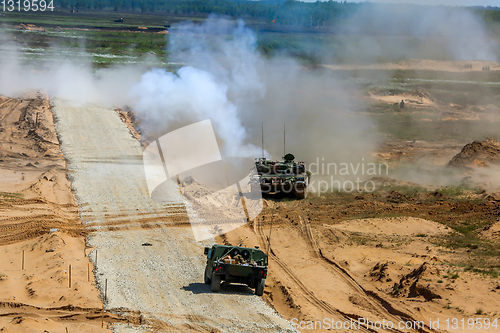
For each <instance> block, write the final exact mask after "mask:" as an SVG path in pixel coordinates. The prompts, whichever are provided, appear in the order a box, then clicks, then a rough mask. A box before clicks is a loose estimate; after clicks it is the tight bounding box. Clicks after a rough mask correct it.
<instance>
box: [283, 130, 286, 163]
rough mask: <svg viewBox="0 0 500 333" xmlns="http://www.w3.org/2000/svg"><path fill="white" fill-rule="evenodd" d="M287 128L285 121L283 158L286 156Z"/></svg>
mask: <svg viewBox="0 0 500 333" xmlns="http://www.w3.org/2000/svg"><path fill="white" fill-rule="evenodd" d="M285 130H286V124H285V123H283V158H285V157H284V156H285V155H286V141H285V139H286V135H285V133H286V132H285Z"/></svg>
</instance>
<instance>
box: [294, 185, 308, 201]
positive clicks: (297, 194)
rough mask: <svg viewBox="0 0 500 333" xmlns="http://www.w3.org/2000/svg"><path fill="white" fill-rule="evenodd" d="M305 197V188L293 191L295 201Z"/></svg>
mask: <svg viewBox="0 0 500 333" xmlns="http://www.w3.org/2000/svg"><path fill="white" fill-rule="evenodd" d="M306 196H307V187H306V188H304V189H300V190H299V191H297V190H295V198H296V199H305V197H306Z"/></svg>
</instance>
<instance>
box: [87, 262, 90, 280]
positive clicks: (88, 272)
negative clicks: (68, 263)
mask: <svg viewBox="0 0 500 333" xmlns="http://www.w3.org/2000/svg"><path fill="white" fill-rule="evenodd" d="M87 281H89V282H90V263H87Z"/></svg>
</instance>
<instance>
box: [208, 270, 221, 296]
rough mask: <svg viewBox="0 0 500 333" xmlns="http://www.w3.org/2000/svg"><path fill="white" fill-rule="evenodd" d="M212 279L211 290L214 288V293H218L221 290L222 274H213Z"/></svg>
mask: <svg viewBox="0 0 500 333" xmlns="http://www.w3.org/2000/svg"><path fill="white" fill-rule="evenodd" d="M211 280H212V284H211V285H210V290H212V291H213V292H214V293H216V292H218V291H219V290H220V275H218V274H212V279H211Z"/></svg>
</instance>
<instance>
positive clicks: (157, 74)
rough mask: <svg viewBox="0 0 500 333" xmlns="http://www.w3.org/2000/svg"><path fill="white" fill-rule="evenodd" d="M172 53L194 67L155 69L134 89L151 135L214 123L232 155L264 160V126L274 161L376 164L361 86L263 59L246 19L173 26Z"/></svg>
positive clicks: (136, 106)
mask: <svg viewBox="0 0 500 333" xmlns="http://www.w3.org/2000/svg"><path fill="white" fill-rule="evenodd" d="M169 52H170V53H171V57H172V59H173V60H175V61H182V62H184V63H187V64H189V65H187V66H185V67H182V68H181V69H180V70H179V71H178V72H177V73H176V74H173V73H169V72H166V71H164V70H158V69H153V70H151V71H149V72H147V73H145V74H144V75H143V76H142V78H141V81H140V83H139V84H137V85H135V86H134V87H133V89H132V90H131V94H132V97H133V100H134V102H133V105H132V106H133V109H134V110H136V111H137V112H138V113H139V114H140V115H141V116H142V118H143V119H144V125H145V126H147V127H148V130H149V131H150V132H153V133H160V132H162V131H163V132H164V133H165V132H167V131H171V130H173V129H176V128H178V127H181V126H184V125H186V124H188V123H191V122H193V121H199V120H204V119H206V118H210V119H212V123H213V125H214V127H215V130H216V132H217V135H218V136H219V139H220V140H221V141H222V146H223V147H224V149H223V153H224V154H226V155H227V156H244V157H258V156H260V155H261V152H260V149H261V148H260V145H261V142H260V141H261V140H260V139H261V128H262V126H261V124H262V123H263V124H264V141H265V142H264V146H265V147H264V148H265V150H266V152H267V156H268V157H272V158H275V159H281V157H282V156H283V155H284V149H286V152H292V153H293V154H294V155H295V156H296V157H297V158H298V159H300V160H305V161H306V162H313V161H316V160H317V159H318V158H320V159H324V160H326V161H329V162H337V163H341V162H346V163H348V162H354V161H361V160H362V159H363V158H364V159H367V160H369V159H371V157H372V152H373V151H374V149H375V147H376V143H377V134H376V133H375V131H374V128H373V124H372V123H371V121H370V120H369V119H368V118H367V117H366V116H364V115H363V114H362V113H361V112H360V111H362V110H363V109H364V105H363V104H362V103H360V102H359V101H355V100H354V99H355V98H356V93H357V90H356V87H355V86H353V85H349V84H348V83H347V82H343V81H341V80H340V79H338V78H336V77H335V76H334V75H333V74H332V73H331V72H325V71H321V70H316V71H311V70H307V69H305V68H303V67H302V66H301V65H299V64H298V63H297V62H295V61H294V60H293V59H291V58H289V57H285V56H280V57H274V58H271V59H269V58H265V57H263V56H262V55H261V54H260V53H259V52H258V50H257V44H256V36H255V34H254V33H253V32H252V31H251V30H250V29H248V28H246V27H245V26H244V24H243V22H242V21H238V22H236V23H234V22H232V21H228V20H226V19H223V18H217V17H211V18H209V19H208V20H207V21H205V22H204V23H203V24H201V25H196V24H193V23H183V24H181V25H179V26H177V27H175V28H174V29H173V33H172V34H171V36H170V45H169ZM349 96H351V97H349ZM351 98H352V99H351ZM285 126H286V148H284V127H285Z"/></svg>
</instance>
